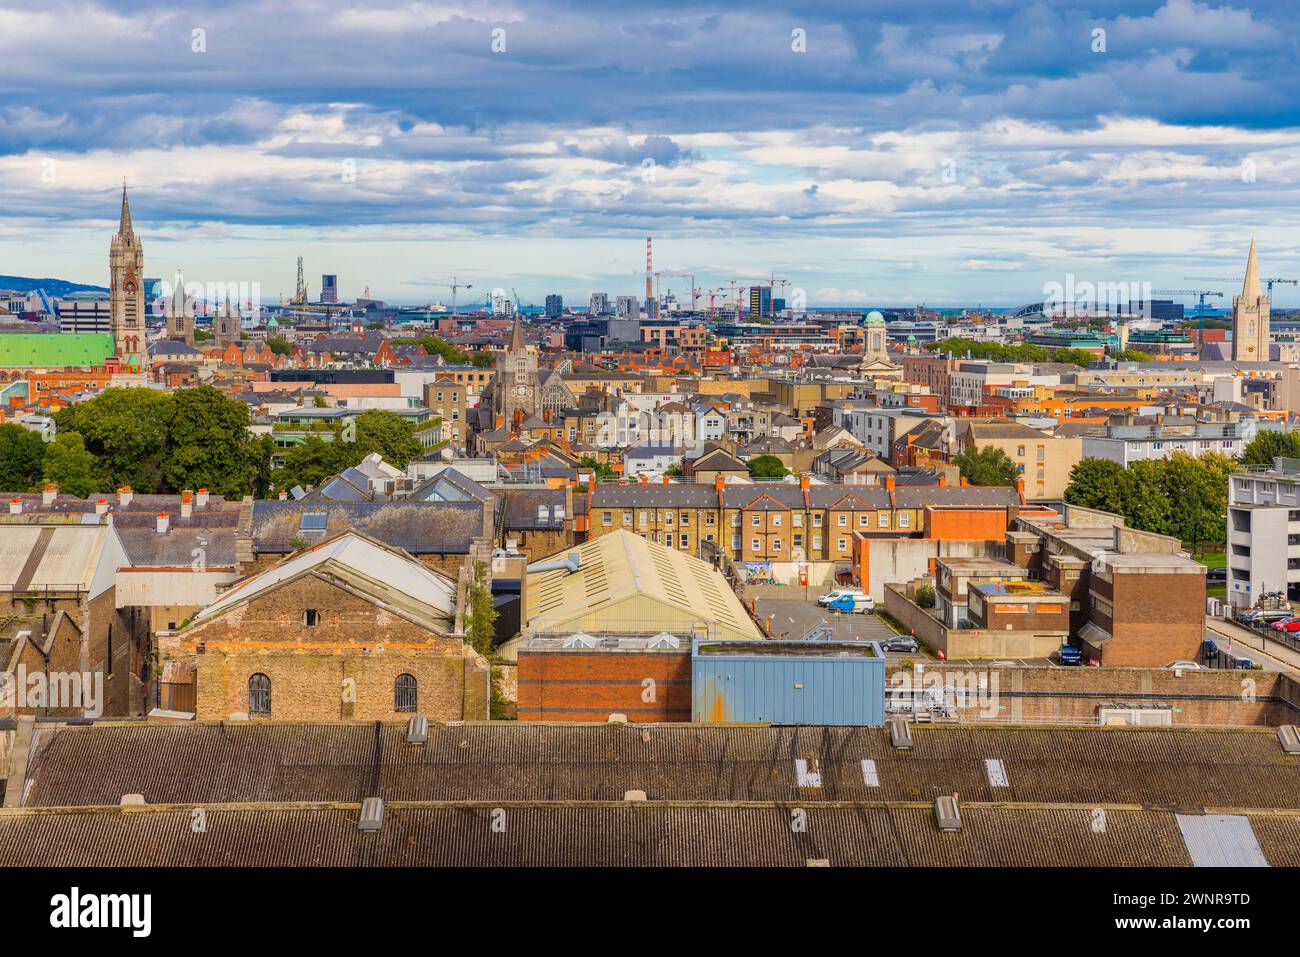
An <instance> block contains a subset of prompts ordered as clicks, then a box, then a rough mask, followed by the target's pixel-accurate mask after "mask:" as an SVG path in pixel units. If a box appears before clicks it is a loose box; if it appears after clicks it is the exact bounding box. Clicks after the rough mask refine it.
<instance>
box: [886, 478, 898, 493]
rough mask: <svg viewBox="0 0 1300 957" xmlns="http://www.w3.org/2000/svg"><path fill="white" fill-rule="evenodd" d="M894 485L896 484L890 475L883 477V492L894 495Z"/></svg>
mask: <svg viewBox="0 0 1300 957" xmlns="http://www.w3.org/2000/svg"><path fill="white" fill-rule="evenodd" d="M896 484H897V482H895V480H894V476H892V475H886V476H885V491H887V492H888V493H889V494H890V495H893V494H894V486H895V485H896Z"/></svg>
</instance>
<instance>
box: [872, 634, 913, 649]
mask: <svg viewBox="0 0 1300 957" xmlns="http://www.w3.org/2000/svg"><path fill="white" fill-rule="evenodd" d="M880 650H881V651H920V650H921V643H920V642H919V641H917V640H916V639H915V638H913V637H912V636H911V635H894V637H892V638H886V639H885V640H884V641H882V642H881V643H880Z"/></svg>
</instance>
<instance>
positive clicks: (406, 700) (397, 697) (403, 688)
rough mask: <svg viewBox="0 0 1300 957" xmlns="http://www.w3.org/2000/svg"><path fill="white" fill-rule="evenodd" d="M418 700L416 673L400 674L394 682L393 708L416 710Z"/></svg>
mask: <svg viewBox="0 0 1300 957" xmlns="http://www.w3.org/2000/svg"><path fill="white" fill-rule="evenodd" d="M417 702H418V690H417V686H416V683H415V675H398V676H397V680H396V681H394V682H393V710H394V711H406V712H414V711H415V707H416V704H417Z"/></svg>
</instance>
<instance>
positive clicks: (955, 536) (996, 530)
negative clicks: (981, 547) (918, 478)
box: [925, 508, 1007, 542]
mask: <svg viewBox="0 0 1300 957" xmlns="http://www.w3.org/2000/svg"><path fill="white" fill-rule="evenodd" d="M925 525H926V528H925V536H926V538H937V539H940V540H942V541H948V542H951V541H968V540H975V541H985V542H1000V541H1002V540H1004V539H1005V538H1006V534H1007V512H1006V509H1003V508H970V509H966V508H927V509H926V510H925Z"/></svg>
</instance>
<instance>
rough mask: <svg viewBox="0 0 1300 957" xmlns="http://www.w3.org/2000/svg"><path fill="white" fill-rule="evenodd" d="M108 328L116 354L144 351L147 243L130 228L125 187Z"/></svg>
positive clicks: (111, 253)
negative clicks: (145, 254) (145, 259)
mask: <svg viewBox="0 0 1300 957" xmlns="http://www.w3.org/2000/svg"><path fill="white" fill-rule="evenodd" d="M108 274H109V283H108V290H109V292H108V302H109V307H108V308H109V326H110V330H111V331H112V333H113V354H114V355H116V356H118V357H119V358H122V359H126V358H128V357H132V356H136V357H138V356H139V355H140V353H141V351H142V350H143V348H144V344H145V343H144V244H143V243H141V242H140V239H139V237H138V236H136V234H135V229H134V228H133V227H132V226H131V207H130V205H129V204H128V203H127V201H126V183H123V184H122V214H121V217H120V219H119V220H118V224H117V232H116V233H115V234H114V236H113V241H112V243H110V244H109V247H108Z"/></svg>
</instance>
